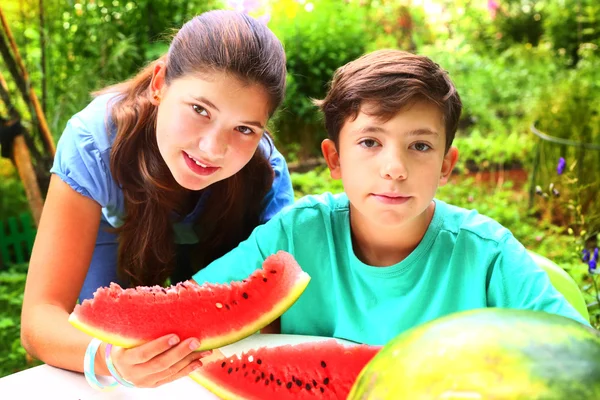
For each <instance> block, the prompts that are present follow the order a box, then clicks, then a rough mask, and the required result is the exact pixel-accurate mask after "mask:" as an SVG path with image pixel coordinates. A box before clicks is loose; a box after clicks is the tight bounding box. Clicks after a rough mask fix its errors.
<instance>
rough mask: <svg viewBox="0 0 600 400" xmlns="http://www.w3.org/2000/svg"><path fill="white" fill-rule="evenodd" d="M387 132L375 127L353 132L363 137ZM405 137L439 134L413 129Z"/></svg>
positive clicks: (432, 131) (364, 127) (428, 130)
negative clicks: (368, 134)
mask: <svg viewBox="0 0 600 400" xmlns="http://www.w3.org/2000/svg"><path fill="white" fill-rule="evenodd" d="M387 132H388V131H387V129H384V128H382V127H381V126H377V125H367V126H363V127H361V128H359V129H357V130H355V131H354V133H356V134H358V135H364V134H367V133H387ZM406 135H407V136H424V135H431V136H440V134H439V133H438V132H437V131H434V130H431V129H429V128H419V129H413V130H412V131H408V132H406Z"/></svg>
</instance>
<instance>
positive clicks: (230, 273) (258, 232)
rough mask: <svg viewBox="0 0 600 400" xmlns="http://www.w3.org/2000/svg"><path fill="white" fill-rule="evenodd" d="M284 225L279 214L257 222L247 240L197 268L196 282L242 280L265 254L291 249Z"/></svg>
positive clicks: (258, 264) (255, 267) (266, 255)
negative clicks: (261, 222) (262, 223)
mask: <svg viewBox="0 0 600 400" xmlns="http://www.w3.org/2000/svg"><path fill="white" fill-rule="evenodd" d="M284 225H285V224H284V222H283V221H282V218H280V215H278V216H277V217H275V218H273V219H271V220H270V221H269V222H267V223H266V224H264V225H259V226H258V227H256V228H255V229H254V231H253V232H252V233H251V234H250V237H249V238H248V239H247V240H245V241H243V242H241V243H240V244H239V245H238V246H237V247H236V248H235V249H233V250H231V251H230V252H229V253H227V254H225V255H224V256H222V257H221V258H218V259H217V260H215V261H213V262H212V263H210V264H209V265H208V266H207V267H206V268H203V269H201V270H200V271H198V272H197V273H196V274H195V275H194V276H193V277H192V279H194V281H196V282H197V283H199V284H202V283H204V282H212V283H229V282H231V281H241V280H242V279H244V278H246V277H247V276H248V275H250V274H251V273H252V272H253V271H254V270H256V269H258V268H260V267H261V266H262V263H263V261H264V260H265V259H266V258H267V257H268V256H270V255H272V254H275V253H276V252H277V251H279V250H284V251H288V252H290V248H291V246H292V245H291V239H290V237H289V236H288V235H287V232H286V229H285V227H284Z"/></svg>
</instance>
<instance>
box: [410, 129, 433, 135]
mask: <svg viewBox="0 0 600 400" xmlns="http://www.w3.org/2000/svg"><path fill="white" fill-rule="evenodd" d="M406 134H407V135H408V136H422V135H433V136H440V134H439V133H438V132H437V131H434V130H431V129H429V128H419V129H415V130H412V131H409V132H407V133H406Z"/></svg>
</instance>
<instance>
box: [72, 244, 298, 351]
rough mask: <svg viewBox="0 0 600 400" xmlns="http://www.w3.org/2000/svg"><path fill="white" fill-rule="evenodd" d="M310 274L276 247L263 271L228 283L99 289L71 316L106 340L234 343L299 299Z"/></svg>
mask: <svg viewBox="0 0 600 400" xmlns="http://www.w3.org/2000/svg"><path fill="white" fill-rule="evenodd" d="M309 281H310V277H309V276H308V274H306V273H305V272H303V271H302V269H301V268H300V266H299V265H298V264H297V263H296V261H295V260H294V258H293V256H291V255H290V254H288V253H286V252H283V251H279V252H278V253H277V254H275V255H272V256H270V257H268V258H267V259H266V260H265V262H264V263H263V266H262V269H257V270H256V271H254V272H253V273H252V274H251V275H250V276H249V277H248V278H246V279H244V280H243V281H241V282H231V284H210V283H206V284H203V285H200V286H199V285H196V284H194V283H189V282H188V283H179V284H177V285H174V286H171V287H169V288H166V289H165V288H161V287H160V286H154V287H136V288H131V289H122V288H121V287H120V286H119V285H117V284H111V286H110V287H109V288H100V289H98V290H97V291H96V292H95V293H94V298H93V299H90V300H84V301H83V303H82V304H81V305H77V306H75V310H74V311H73V312H72V313H71V315H70V317H69V322H71V324H73V325H74V326H75V327H77V328H78V329H80V330H82V331H84V332H86V333H88V334H90V335H92V336H94V337H96V338H98V339H101V340H103V341H105V342H107V343H112V344H113V345H117V346H122V347H134V346H137V345H140V344H142V343H145V342H148V341H150V340H153V339H157V338H159V337H161V336H164V335H167V334H176V335H178V336H179V338H180V339H181V340H184V339H186V338H189V337H196V338H198V339H199V340H200V347H199V348H198V350H206V349H213V348H217V347H221V346H225V345H227V344H230V343H233V342H236V341H238V340H240V339H243V338H245V337H246V336H249V335H251V334H253V333H254V332H256V331H258V330H259V329H261V328H263V327H265V326H266V325H268V324H269V323H271V322H272V321H274V320H275V319H277V318H278V317H279V316H280V315H281V314H283V313H284V312H285V311H286V310H287V309H288V308H289V307H290V306H291V305H292V304H293V303H294V302H295V301H296V300H297V299H298V297H300V295H301V294H302V292H303V291H304V289H305V288H306V286H307V285H308V282H309Z"/></svg>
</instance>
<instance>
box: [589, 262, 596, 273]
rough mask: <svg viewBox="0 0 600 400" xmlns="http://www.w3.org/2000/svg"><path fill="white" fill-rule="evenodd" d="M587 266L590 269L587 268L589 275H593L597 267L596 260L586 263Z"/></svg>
mask: <svg viewBox="0 0 600 400" xmlns="http://www.w3.org/2000/svg"><path fill="white" fill-rule="evenodd" d="M588 265H589V267H590V268H589V272H590V274H593V273H594V272H595V271H596V266H597V264H596V260H590V262H589V263H588Z"/></svg>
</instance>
